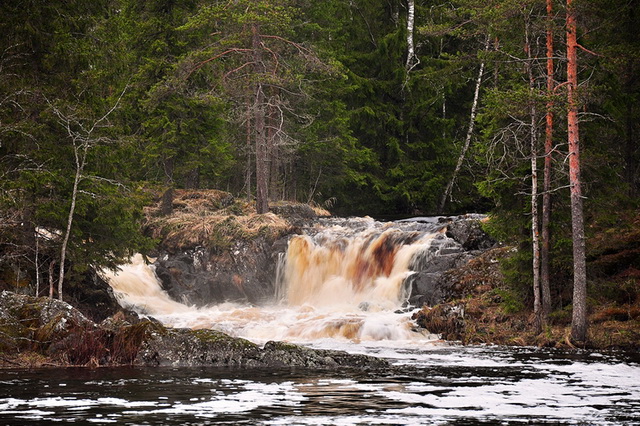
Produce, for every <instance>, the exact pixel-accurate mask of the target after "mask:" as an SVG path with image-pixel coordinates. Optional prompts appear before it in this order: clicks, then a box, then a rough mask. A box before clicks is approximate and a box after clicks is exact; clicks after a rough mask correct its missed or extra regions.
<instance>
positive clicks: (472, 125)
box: [438, 37, 489, 214]
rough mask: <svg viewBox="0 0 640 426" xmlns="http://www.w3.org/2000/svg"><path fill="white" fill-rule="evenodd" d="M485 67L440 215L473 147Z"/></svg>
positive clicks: (477, 82) (477, 86) (441, 205)
mask: <svg viewBox="0 0 640 426" xmlns="http://www.w3.org/2000/svg"><path fill="white" fill-rule="evenodd" d="M488 49H489V37H487V40H486V42H485V44H484V51H485V52H486V51H487V50H488ZM484 65H485V62H484V61H482V62H481V63H480V69H479V70H478V77H477V78H476V87H475V90H474V91H473V103H472V104H471V114H469V127H468V128H467V136H466V137H465V139H464V145H463V146H462V151H460V156H459V157H458V162H457V163H456V168H455V169H454V170H453V176H451V180H450V181H449V184H448V185H447V188H446V189H445V191H444V194H442V198H441V199H440V205H439V206H438V213H439V214H442V213H443V212H444V206H445V204H446V203H447V198H449V196H450V195H451V191H452V190H453V185H454V184H455V181H456V179H457V178H458V174H459V173H460V169H461V168H462V163H463V162H464V159H465V157H466V155H467V151H468V150H469V146H470V145H471V137H472V136H473V129H474V128H475V123H476V115H477V113H478V98H479V95H480V85H481V84H482V77H483V75H484Z"/></svg>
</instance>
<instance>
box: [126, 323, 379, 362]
mask: <svg viewBox="0 0 640 426" xmlns="http://www.w3.org/2000/svg"><path fill="white" fill-rule="evenodd" d="M135 364H136V365H146V366H149V365H151V366H174V367H193V366H203V365H206V366H232V367H233V366H237V367H305V368H334V367H352V368H382V367H387V366H388V363H387V362H386V361H385V360H382V359H379V358H374V357H371V356H366V355H354V354H348V353H346V352H342V351H331V350H317V349H309V348H305V347H302V346H298V345H293V344H290V343H284V342H273V341H271V342H267V343H266V344H265V345H264V347H260V346H259V345H256V344H255V343H252V342H250V341H248V340H245V339H239V338H233V337H230V336H228V335H227V334H224V333H222V332H219V331H215V330H188V329H156V330H154V331H152V332H151V334H150V338H149V339H148V340H146V341H145V342H144V344H143V345H142V347H141V349H140V352H139V354H138V357H137V358H136V361H135Z"/></svg>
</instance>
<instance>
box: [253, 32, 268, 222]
mask: <svg viewBox="0 0 640 426" xmlns="http://www.w3.org/2000/svg"><path fill="white" fill-rule="evenodd" d="M252 35H253V39H252V47H253V60H254V64H255V65H254V67H255V71H256V78H257V79H258V82H256V85H255V105H254V109H253V125H254V137H255V144H256V211H257V213H258V214H264V213H267V212H268V211H269V167H268V152H267V135H266V126H265V96H264V90H263V87H262V83H261V82H260V79H261V78H262V77H263V74H264V64H263V63H262V45H261V42H260V30H259V26H258V24H253V25H252Z"/></svg>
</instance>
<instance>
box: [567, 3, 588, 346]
mask: <svg viewBox="0 0 640 426" xmlns="http://www.w3.org/2000/svg"><path fill="white" fill-rule="evenodd" d="M572 3H573V0H567V82H568V91H567V101H568V115H567V123H568V126H567V127H568V141H569V184H570V186H571V229H572V239H573V314H572V318H571V338H572V339H573V341H575V342H576V343H579V344H581V343H584V342H586V340H587V267H586V256H585V251H586V250H585V241H584V217H583V207H582V186H581V180H580V138H579V125H578V102H577V99H576V90H577V88H578V54H577V50H578V41H577V34H576V29H577V25H576V16H575V13H576V12H575V9H574V6H573V4H572Z"/></svg>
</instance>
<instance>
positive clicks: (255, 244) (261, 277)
mask: <svg viewBox="0 0 640 426" xmlns="http://www.w3.org/2000/svg"><path fill="white" fill-rule="evenodd" d="M283 240H284V242H281V241H283ZM286 247H287V246H286V239H280V240H276V241H275V242H274V243H270V242H269V240H268V239H267V238H262V237H259V238H256V239H254V240H251V241H245V240H238V241H236V242H234V244H233V246H232V247H230V248H229V249H228V250H225V251H223V252H217V251H213V250H209V249H205V248H196V249H194V250H188V251H183V252H179V253H177V254H173V255H172V254H169V253H163V254H161V255H160V256H159V257H158V260H157V261H156V262H155V264H154V266H155V268H156V275H157V276H158V278H159V279H160V281H161V283H162V287H163V288H164V289H165V291H167V293H168V294H169V296H171V298H172V299H174V300H178V301H181V302H183V303H185V304H188V305H195V306H206V305H210V304H217V303H224V302H238V303H249V304H260V303H263V302H265V301H268V300H270V299H271V298H272V297H273V295H274V293H275V290H274V288H275V287H274V286H275V276H276V268H277V264H278V256H279V254H280V253H284V251H285V250H286Z"/></svg>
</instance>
